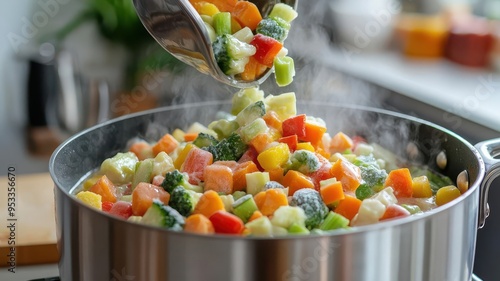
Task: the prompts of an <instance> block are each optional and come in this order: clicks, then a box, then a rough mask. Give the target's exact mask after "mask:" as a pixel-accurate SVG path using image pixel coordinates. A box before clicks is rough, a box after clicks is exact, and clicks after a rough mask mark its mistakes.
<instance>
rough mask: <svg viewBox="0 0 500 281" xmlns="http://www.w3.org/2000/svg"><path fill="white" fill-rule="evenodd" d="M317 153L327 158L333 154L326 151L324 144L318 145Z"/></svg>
mask: <svg viewBox="0 0 500 281" xmlns="http://www.w3.org/2000/svg"><path fill="white" fill-rule="evenodd" d="M316 153H318V154H319V155H321V156H323V157H325V158H326V159H330V157H331V156H332V155H331V154H330V152H328V151H326V150H325V149H324V148H323V147H322V146H320V145H318V146H317V147H316Z"/></svg>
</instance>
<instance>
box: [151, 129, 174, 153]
mask: <svg viewBox="0 0 500 281" xmlns="http://www.w3.org/2000/svg"><path fill="white" fill-rule="evenodd" d="M178 146H179V142H178V141H177V140H176V139H175V138H174V137H173V136H172V135H171V134H165V135H164V136H163V137H162V138H161V139H160V140H158V142H157V143H156V144H155V145H153V155H157V154H158V153H160V152H162V151H165V152H166V153H167V154H168V153H171V152H172V151H174V150H175V149H176V148H177V147H178Z"/></svg>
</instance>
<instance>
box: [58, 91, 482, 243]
mask: <svg viewBox="0 0 500 281" xmlns="http://www.w3.org/2000/svg"><path fill="white" fill-rule="evenodd" d="M230 103H231V100H212V101H202V102H195V103H185V104H178V105H169V106H164V107H159V108H155V109H150V110H145V111H141V112H137V113H132V114H128V115H124V116H120V117H117V118H113V119H110V120H108V121H105V122H103V123H101V124H97V125H94V126H92V127H90V128H87V129H85V130H83V131H81V132H79V133H77V134H75V135H73V136H71V137H69V138H68V139H66V140H65V141H64V142H63V143H61V144H60V145H59V146H58V147H57V148H56V149H55V150H54V152H53V153H52V155H51V157H50V160H49V173H50V175H51V178H52V180H53V182H54V185H55V186H56V187H57V188H58V189H59V191H60V192H62V193H63V194H64V196H66V197H69V198H70V200H72V202H73V203H75V204H77V205H78V206H79V207H82V208H84V209H85V210H86V211H90V212H95V213H96V214H99V215H101V216H106V217H107V218H108V219H112V220H114V221H115V222H120V223H125V224H129V225H130V226H131V227H141V228H146V229H150V230H151V231H161V232H164V233H166V234H169V235H183V236H185V235H188V236H192V237H198V238H206V239H230V240H232V241H237V240H245V241H248V240H269V241H279V240H289V239H317V238H328V237H334V236H335V237H336V236H344V235H350V234H358V233H365V232H371V231H377V230H380V229H383V228H390V227H395V226H401V225H405V224H409V223H412V222H415V221H420V220H425V219H427V218H428V217H431V216H434V215H437V214H439V213H442V212H445V211H446V210H448V209H451V208H453V207H454V206H455V205H458V204H460V203H461V202H462V201H463V200H465V199H466V198H467V197H469V196H471V194H472V193H474V192H476V191H478V189H479V187H480V185H481V182H482V181H483V178H484V176H485V172H486V169H485V164H484V160H483V158H482V157H481V154H480V153H479V151H478V150H477V149H476V148H475V147H474V146H473V145H472V144H470V143H469V142H468V141H467V140H465V139H464V138H463V137H461V136H459V135H458V134H456V133H454V132H453V131H451V130H449V129H446V128H444V127H442V126H440V125H437V124H435V123H432V122H430V121H427V120H425V119H421V118H418V117H414V116H410V115H407V114H404V113H398V112H395V111H391V110H386V109H381V108H375V107H370V106H363V105H356V104H339V103H332V102H326V103H325V102H319V101H307V100H299V99H298V100H297V105H301V104H303V105H313V106H314V105H319V106H323V107H325V106H333V107H338V108H345V109H353V110H362V111H367V112H374V113H380V114H384V115H389V116H392V117H397V118H400V119H405V120H408V121H412V122H417V123H419V124H422V125H426V126H430V127H432V128H434V129H437V130H440V131H442V132H444V133H446V134H448V135H449V136H451V137H454V138H455V139H457V140H459V141H460V142H462V143H463V144H465V145H466V146H467V147H468V148H469V149H470V150H471V152H473V153H474V155H475V156H476V159H477V161H478V176H477V178H476V181H475V182H474V183H473V184H472V185H471V186H470V187H469V189H468V190H467V191H466V192H465V193H464V194H462V195H461V196H460V197H458V198H456V199H454V200H453V201H452V202H449V203H447V204H445V205H442V206H438V207H436V208H434V209H432V210H429V211H426V212H424V213H422V214H415V215H411V216H408V217H404V218H395V219H389V220H386V221H382V222H377V223H375V224H369V225H363V226H356V227H353V228H350V229H337V230H334V231H330V232H325V233H322V234H309V235H286V236H276V237H259V236H236V235H228V234H212V235H204V234H196V233H189V232H183V231H173V230H169V229H163V228H160V227H156V226H150V225H145V224H141V223H136V222H130V221H127V220H124V219H121V218H119V217H116V216H113V215H110V214H108V213H105V212H102V211H99V210H96V209H94V208H92V207H90V206H88V205H86V204H84V203H82V202H81V201H80V200H77V199H76V197H75V196H73V195H72V194H70V192H69V191H70V190H73V188H74V187H75V186H76V185H75V186H73V187H71V188H70V189H69V190H66V189H64V188H63V187H62V185H61V184H60V182H59V181H58V179H57V177H56V176H55V167H54V166H55V159H56V158H57V155H58V154H59V152H60V151H61V150H62V149H63V148H64V147H65V146H67V145H69V144H70V143H71V142H73V141H74V140H76V139H78V138H79V137H81V136H83V135H85V134H87V133H89V132H91V131H93V130H96V129H99V128H102V127H106V126H108V125H110V124H112V123H115V122H120V121H123V120H127V119H133V118H136V117H140V116H145V115H151V114H155V113H160V112H163V111H169V110H176V109H182V108H190V107H201V106H210V105H221V104H230ZM91 172H92V171H89V173H87V174H86V176H88V175H89V174H90V173H91ZM83 178H85V176H84V177H82V179H83ZM80 183H81V180H80V181H78V183H77V185H78V184H80ZM60 200H62V199H60ZM56 203H57V202H56ZM480 207H481V206H480ZM56 208H57V204H56Z"/></svg>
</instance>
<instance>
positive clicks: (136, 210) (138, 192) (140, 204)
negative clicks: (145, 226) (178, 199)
mask: <svg viewBox="0 0 500 281" xmlns="http://www.w3.org/2000/svg"><path fill="white" fill-rule="evenodd" d="M153 199H159V200H160V201H162V202H163V203H164V204H165V205H166V204H168V201H169V200H170V194H169V193H168V192H166V191H165V190H164V189H163V188H162V187H159V186H156V185H152V184H150V183H145V182H141V183H139V184H138V185H137V186H136V187H135V189H134V191H133V192H132V213H133V214H134V215H135V216H142V215H144V213H146V211H147V210H148V208H149V207H151V205H152V204H153Z"/></svg>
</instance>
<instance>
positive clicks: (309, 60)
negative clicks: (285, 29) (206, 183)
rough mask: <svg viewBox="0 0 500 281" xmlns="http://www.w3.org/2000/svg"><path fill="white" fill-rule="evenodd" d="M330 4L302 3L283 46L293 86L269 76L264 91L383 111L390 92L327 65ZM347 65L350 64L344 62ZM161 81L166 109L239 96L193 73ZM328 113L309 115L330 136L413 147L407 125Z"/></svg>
mask: <svg viewBox="0 0 500 281" xmlns="http://www.w3.org/2000/svg"><path fill="white" fill-rule="evenodd" d="M328 2H329V1H315V2H314V4H313V3H311V2H308V1H299V7H298V12H299V17H298V18H297V19H296V20H295V21H294V22H293V23H292V29H291V30H290V33H289V35H288V38H287V39H286V41H285V47H286V48H287V49H288V50H289V55H290V56H291V57H293V58H294V61H295V68H296V76H295V78H294V82H293V83H292V84H291V85H289V86H286V87H278V86H277V85H276V83H275V80H274V77H273V75H271V76H270V77H269V79H268V80H267V81H266V82H264V83H263V84H262V85H261V87H260V88H261V89H262V90H263V91H264V92H265V94H266V95H269V94H272V95H278V94H281V93H286V92H295V94H296V96H297V100H299V101H309V102H314V103H317V104H321V105H324V104H331V105H339V104H341V105H358V106H359V105H361V106H367V107H376V108H379V107H383V106H384V99H386V98H387V97H388V95H389V91H388V90H385V89H383V88H381V87H378V86H376V85H373V84H371V83H367V82H365V81H362V80H360V79H357V78H355V77H352V76H350V75H346V74H344V73H342V72H340V71H339V70H338V69H335V68H334V67H333V66H332V64H328V63H325V62H327V61H328V60H331V59H332V57H331V55H330V54H331V49H332V46H333V45H332V44H333V43H332V36H334V34H332V30H333V20H332V18H331V14H330V12H329V11H330V8H329V3H328ZM344 63H350V62H349V61H347V60H346V61H345V62H344ZM163 79H164V83H163V86H162V87H163V88H162V89H161V92H162V94H161V97H162V104H164V105H173V104H174V105H175V104H185V103H197V102H201V101H211V100H229V99H231V97H232V95H233V94H234V93H235V92H236V91H237V90H238V89H236V88H232V87H230V86H227V85H224V84H222V83H220V82H218V81H216V80H214V79H213V78H212V77H210V76H208V75H205V74H202V73H199V72H198V71H196V70H195V69H194V68H192V67H186V68H185V69H184V71H183V72H182V73H180V74H171V73H164V74H163ZM299 110H300V108H299ZM324 110H325V111H326V112H322V113H321V114H315V113H317V109H316V110H315V109H311V112H310V113H309V114H311V115H313V116H316V115H323V117H324V118H325V119H327V120H325V121H327V124H329V132H330V134H334V133H335V132H336V131H338V130H343V131H345V132H347V131H349V130H352V131H356V133H360V132H362V133H363V132H364V136H365V137H373V135H372V134H371V133H370V132H374V131H377V132H378V133H377V134H376V135H377V136H376V137H374V140H373V141H376V142H380V143H381V144H382V145H383V146H384V147H386V148H391V149H394V150H396V147H398V149H397V150H398V152H401V153H404V147H405V145H402V144H403V143H408V142H409V139H408V138H409V137H408V136H409V133H410V132H409V129H408V124H405V123H404V122H403V123H402V122H398V123H394V122H392V121H386V120H382V119H379V120H377V121H374V120H367V118H370V117H367V116H365V115H364V114H360V112H361V111H360V112H357V114H352V111H349V110H346V113H345V114H339V113H338V112H335V113H334V114H333V113H329V112H328V110H331V109H324ZM337 110H339V109H337ZM333 115H334V116H335V120H328V119H329V116H333ZM183 118H187V119H189V118H190V116H186V115H183ZM191 120H195V119H191ZM205 121H207V122H208V121H209V120H205ZM202 123H203V122H202ZM354 129H356V130H354ZM380 132H383V133H380ZM402 155H404V154H402Z"/></svg>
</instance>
